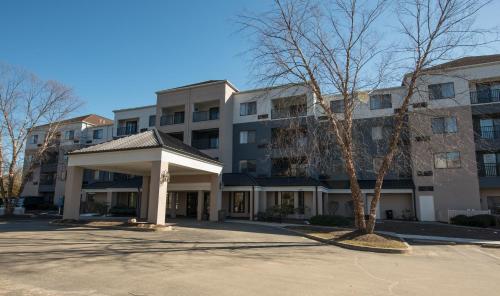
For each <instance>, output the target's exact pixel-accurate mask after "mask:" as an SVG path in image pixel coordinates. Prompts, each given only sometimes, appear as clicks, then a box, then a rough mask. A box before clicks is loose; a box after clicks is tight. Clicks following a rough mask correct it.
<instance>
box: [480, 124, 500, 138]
mask: <svg viewBox="0 0 500 296" xmlns="http://www.w3.org/2000/svg"><path fill="white" fill-rule="evenodd" d="M477 136H478V137H479V138H481V139H487V140H493V139H500V127H499V126H496V125H493V126H482V127H480V128H479V130H478V131H477Z"/></svg>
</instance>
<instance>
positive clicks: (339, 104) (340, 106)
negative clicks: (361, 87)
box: [330, 100, 345, 113]
mask: <svg viewBox="0 0 500 296" xmlns="http://www.w3.org/2000/svg"><path fill="white" fill-rule="evenodd" d="M330 109H332V112H333V113H344V110H345V104H344V100H337V101H331V102H330Z"/></svg>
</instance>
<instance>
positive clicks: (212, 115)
mask: <svg viewBox="0 0 500 296" xmlns="http://www.w3.org/2000/svg"><path fill="white" fill-rule="evenodd" d="M217 119H219V111H217V112H215V111H212V112H210V111H197V112H193V122H198V121H207V120H217Z"/></svg>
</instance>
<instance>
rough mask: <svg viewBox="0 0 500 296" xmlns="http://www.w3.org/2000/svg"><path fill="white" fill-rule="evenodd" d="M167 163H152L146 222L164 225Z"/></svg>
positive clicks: (167, 177) (167, 176)
mask: <svg viewBox="0 0 500 296" xmlns="http://www.w3.org/2000/svg"><path fill="white" fill-rule="evenodd" d="M168 179H169V175H168V162H162V161H154V162H153V163H152V166H151V181H150V186H149V205H148V222H149V223H154V224H158V225H163V224H165V212H166V208H167V185H168Z"/></svg>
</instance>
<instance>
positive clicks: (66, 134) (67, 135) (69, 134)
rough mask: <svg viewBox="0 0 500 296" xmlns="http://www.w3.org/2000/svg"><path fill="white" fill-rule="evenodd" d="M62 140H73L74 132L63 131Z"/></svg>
mask: <svg viewBox="0 0 500 296" xmlns="http://www.w3.org/2000/svg"><path fill="white" fill-rule="evenodd" d="M64 139H65V140H74V139H75V131H74V130H70V131H65V132H64Z"/></svg>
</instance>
